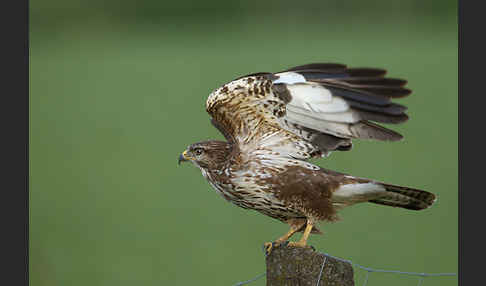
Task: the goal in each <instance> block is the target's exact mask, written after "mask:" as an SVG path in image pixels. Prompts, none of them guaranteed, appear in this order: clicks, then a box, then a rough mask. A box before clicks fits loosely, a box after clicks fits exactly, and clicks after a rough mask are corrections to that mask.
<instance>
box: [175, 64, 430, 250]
mask: <svg viewBox="0 0 486 286" xmlns="http://www.w3.org/2000/svg"><path fill="white" fill-rule="evenodd" d="M385 74H386V71H385V70H382V69H375V68H347V67H346V66H345V65H341V64H321V63H318V64H309V65H303V66H298V67H294V68H291V69H288V70H285V71H282V72H278V73H256V74H251V75H247V76H243V77H240V78H238V79H235V80H233V81H231V82H229V83H227V84H225V85H223V86H222V87H220V88H218V89H217V90H215V91H213V92H212V93H211V94H210V96H209V98H208V100H207V102H206V110H207V112H208V113H209V114H210V116H211V122H212V124H213V125H214V126H215V127H216V128H217V129H218V130H219V131H220V132H221V133H222V134H223V135H224V137H225V139H226V141H205V142H199V143H195V144H192V145H191V146H189V147H188V148H187V150H186V151H184V153H183V154H182V155H181V156H180V158H179V162H180V161H191V162H192V163H193V164H194V165H196V166H197V167H199V168H200V169H201V172H202V174H203V176H204V177H206V178H207V180H208V181H209V183H210V184H211V185H212V186H213V188H214V189H215V190H216V191H217V192H218V193H219V194H220V195H222V196H223V197H224V198H225V199H226V200H228V201H229V202H232V203H234V204H236V205H238V206H240V207H242V208H246V209H253V210H256V211H258V212H260V213H263V214H265V215H268V216H270V217H272V218H275V219H278V220H280V221H283V222H285V223H288V224H289V226H290V228H291V229H290V231H289V232H288V233H287V234H285V235H284V236H282V237H281V238H279V239H277V240H276V243H281V242H283V241H285V240H287V239H289V238H290V236H292V234H294V233H295V232H297V231H303V232H304V234H303V236H302V239H301V240H300V241H299V242H296V243H291V245H295V246H306V240H307V237H308V235H309V234H310V233H311V232H312V233H320V231H319V229H317V227H316V223H317V222H319V221H335V220H336V219H337V212H338V211H339V210H340V209H342V208H344V207H347V206H351V205H354V204H356V203H362V202H371V203H374V204H381V205H386V206H393V207H400V208H404V209H410V210H422V209H425V208H428V207H429V206H431V205H432V204H433V203H434V201H435V195H433V194H431V193H429V192H426V191H422V190H418V189H413V188H408V187H402V186H396V185H391V184H386V183H382V182H378V181H374V180H371V179H365V178H358V177H353V176H349V175H346V174H342V173H338V172H334V171H331V170H326V169H323V168H321V167H319V166H316V165H314V164H311V163H309V162H308V161H307V160H308V159H310V158H314V157H325V156H328V155H329V154H330V153H331V152H332V151H348V150H350V149H351V148H352V139H373V140H382V141H396V140H400V139H401V138H402V135H400V134H399V133H397V132H395V131H393V130H390V129H388V128H385V127H383V126H380V125H378V124H377V123H389V124H397V123H402V122H405V121H406V120H407V119H408V116H407V115H406V114H405V111H406V107H405V106H403V105H399V104H397V103H394V102H392V99H394V98H399V97H404V96H407V95H409V94H410V92H411V91H410V90H409V89H406V88H405V87H404V86H405V84H406V81H405V80H402V79H391V78H385V77H384V75H385Z"/></svg>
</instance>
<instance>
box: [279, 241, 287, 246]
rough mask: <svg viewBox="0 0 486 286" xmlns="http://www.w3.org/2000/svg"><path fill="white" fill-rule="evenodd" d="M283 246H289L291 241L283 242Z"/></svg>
mask: <svg viewBox="0 0 486 286" xmlns="http://www.w3.org/2000/svg"><path fill="white" fill-rule="evenodd" d="M281 245H283V246H287V245H289V241H288V240H286V241H284V242H282V244H281Z"/></svg>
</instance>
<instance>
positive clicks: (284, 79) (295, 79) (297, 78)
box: [273, 72, 306, 84]
mask: <svg viewBox="0 0 486 286" xmlns="http://www.w3.org/2000/svg"><path fill="white" fill-rule="evenodd" d="M275 75H277V76H279V78H278V79H277V80H275V81H273V83H274V84H277V83H285V84H294V83H302V82H306V80H305V77H304V76H303V75H301V74H298V73H295V72H283V73H277V74H275Z"/></svg>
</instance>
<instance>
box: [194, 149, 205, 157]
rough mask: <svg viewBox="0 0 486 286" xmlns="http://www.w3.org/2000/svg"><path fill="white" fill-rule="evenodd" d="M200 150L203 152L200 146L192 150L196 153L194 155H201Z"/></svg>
mask: <svg viewBox="0 0 486 286" xmlns="http://www.w3.org/2000/svg"><path fill="white" fill-rule="evenodd" d="M202 152H203V150H202V149H200V148H198V149H196V150H194V154H196V156H199V155H201V154H202Z"/></svg>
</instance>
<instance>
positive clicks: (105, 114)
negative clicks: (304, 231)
mask: <svg viewBox="0 0 486 286" xmlns="http://www.w3.org/2000/svg"><path fill="white" fill-rule="evenodd" d="M96 3H98V2H95V1H85V2H81V1H57V0H49V1H43V2H42V3H41V2H40V1H39V2H32V3H31V22H30V23H31V34H30V46H31V49H30V249H29V252H30V265H29V271H30V281H31V285H32V286H41V285H117V286H121V285H134V284H135V285H233V284H234V283H236V282H239V281H243V280H247V279H250V278H252V277H254V276H256V275H258V274H260V273H263V272H264V271H265V264H264V256H263V253H262V250H261V246H262V244H263V242H265V241H269V240H272V239H275V238H277V237H279V236H280V235H281V234H283V233H284V232H285V231H287V227H286V225H284V224H282V223H280V222H278V221H274V220H272V219H271V218H268V217H265V216H263V215H261V214H259V213H256V212H252V211H247V210H244V209H240V208H237V207H235V206H233V205H231V204H229V203H227V202H226V201H225V200H223V199H222V198H221V197H219V196H218V195H217V194H216V193H215V192H214V191H213V190H212V189H211V188H210V186H209V184H208V183H207V182H206V181H205V180H204V178H203V177H202V176H201V174H200V172H199V171H198V170H197V169H195V168H193V167H192V166H190V165H182V166H180V167H178V166H177V157H178V155H179V154H180V152H181V151H183V150H184V148H185V147H186V146H187V145H189V144H191V143H193V142H195V141H200V140H205V139H211V138H214V139H221V138H222V136H221V135H220V134H219V133H218V132H217V131H216V129H214V128H213V127H212V126H211V125H210V123H209V117H208V115H207V114H206V113H205V110H204V103H205V100H206V98H207V96H208V94H209V93H210V92H211V91H212V90H213V89H214V88H216V87H218V86H219V85H221V84H223V83H225V82H227V81H229V80H231V79H233V78H235V77H238V76H240V75H242V74H247V73H252V72H258V71H278V70H282V69H285V68H287V67H291V66H294V65H300V64H304V63H310V62H341V63H345V64H348V65H349V66H374V67H382V68H386V69H387V70H389V76H391V77H399V78H405V79H407V80H408V81H409V85H408V87H410V88H411V89H412V90H413V94H412V95H411V96H410V97H408V98H405V99H401V100H399V102H400V103H402V104H405V105H407V106H408V107H409V115H410V120H409V121H408V122H407V123H406V124H403V125H400V126H396V128H394V129H395V130H397V131H399V132H401V133H402V134H403V135H404V136H405V140H403V141H400V142H396V143H383V142H355V146H354V149H353V151H352V152H335V153H333V154H332V155H331V156H330V157H329V158H328V159H321V160H315V161H314V162H315V163H317V164H318V165H321V166H323V167H325V168H330V169H335V170H338V171H341V172H346V173H350V174H353V175H356V176H361V177H369V178H373V179H377V180H381V181H385V182H389V183H394V184H402V185H407V186H411V187H417V188H422V189H425V190H428V191H431V192H434V193H436V194H437V195H438V198H439V199H438V202H437V203H436V205H435V206H434V207H433V208H431V209H428V210H426V211H422V212H413V211H407V210H401V209H393V208H388V207H381V206H376V205H372V204H362V205H357V206H354V207H351V208H348V209H345V210H343V211H342V212H341V217H342V220H341V221H340V222H338V223H335V224H330V225H324V226H322V228H323V230H324V232H325V235H324V236H311V238H310V244H312V245H314V246H315V247H316V248H317V249H318V250H320V251H323V252H327V253H329V254H332V255H334V256H338V257H342V258H345V259H350V260H352V261H354V262H356V263H358V264H361V265H364V266H369V267H375V268H384V269H393V270H401V271H415V272H457V259H458V256H457V254H458V246H457V242H458V240H457V236H458V232H457V229H458V226H457V195H458V191H459V190H458V169H457V163H458V161H457V160H458V143H457V140H458V130H457V128H458V127H457V121H458V117H457V115H458V112H457V61H458V57H457V23H456V7H455V5H456V3H455V2H453V1H447V2H445V1H444V2H439V1H429V2H426V3H422V2H421V1H401V2H397V1H390V2H385V1H371V2H369V3H368V2H367V3H368V4H369V5H364V4H360V3H361V2H357V1H354V2H353V1H351V2H345V3H343V4H340V2H333V1H328V2H302V3H306V4H297V3H294V2H291V1H282V2H277V1H269V2H264V3H261V2H258V1H248V2H238V3H236V2H235V3H233V4H228V2H222V1H208V2H204V3H203V2H196V1H192V2H191V1H181V2H177V3H166V2H163V1H162V2H160V1H159V2H157V1H138V2H128V1H121V2H116V1H107V2H104V3H105V4H99V3H98V4H96ZM355 271H356V279H357V282H358V283H360V282H361V281H362V280H363V278H364V273H363V272H361V271H359V270H357V269H356V270H355ZM414 283H416V278H413V277H406V276H398V275H395V274H380V273H372V274H371V275H370V277H369V281H368V285H390V284H391V285H414ZM264 284H265V279H264V278H263V279H261V280H259V281H257V282H254V283H253V284H251V285H264ZM456 284H457V278H455V277H453V278H451V277H442V278H441V277H439V278H427V279H426V280H425V281H424V283H423V285H426V286H432V285H456Z"/></svg>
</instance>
